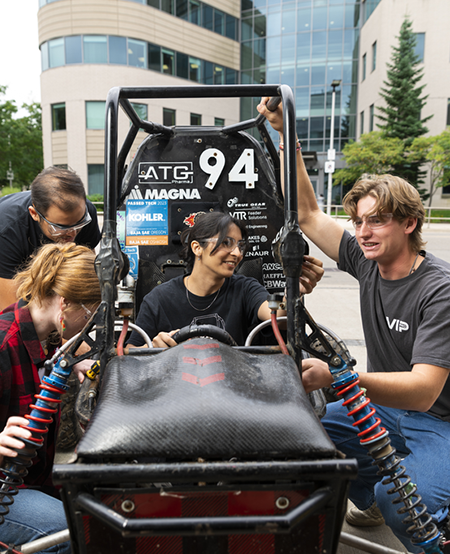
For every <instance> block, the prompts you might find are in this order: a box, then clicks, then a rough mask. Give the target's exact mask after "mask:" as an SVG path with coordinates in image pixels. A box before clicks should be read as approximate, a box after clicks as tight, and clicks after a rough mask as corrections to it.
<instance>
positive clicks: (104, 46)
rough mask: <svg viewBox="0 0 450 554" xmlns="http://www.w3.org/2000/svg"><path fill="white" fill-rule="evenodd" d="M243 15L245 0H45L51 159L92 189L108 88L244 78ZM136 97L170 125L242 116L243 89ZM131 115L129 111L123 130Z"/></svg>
mask: <svg viewBox="0 0 450 554" xmlns="http://www.w3.org/2000/svg"><path fill="white" fill-rule="evenodd" d="M239 16H240V6H239V3H238V1H237V0H222V1H220V2H219V1H218V0H213V1H212V2H209V3H208V4H206V3H204V2H200V1H197V0H176V2H175V0H149V2H148V4H147V2H145V4H144V3H142V2H133V1H130V0H58V1H54V0H53V1H51V2H50V0H47V2H46V1H45V0H41V8H40V10H39V13H38V17H39V43H40V48H41V53H42V75H41V98H42V102H41V103H42V124H43V136H44V164H45V166H49V165H68V166H70V167H71V168H73V169H74V170H76V171H77V172H78V173H79V175H80V176H81V177H82V179H83V180H84V182H85V183H87V186H88V193H90V194H93V193H97V192H100V193H101V192H103V179H102V176H103V170H104V168H103V163H104V146H103V145H104V131H103V128H104V114H105V100H106V97H107V94H108V91H109V90H110V89H111V88H112V87H114V86H152V85H155V86H156V85H157V86H171V85H186V84H192V86H195V85H196V84H197V83H202V84H222V83H223V84H226V83H228V84H233V83H236V82H238V78H239V64H240V46H239V40H238V37H239V35H238V31H239V25H238V22H239ZM136 107H137V109H138V110H139V113H140V115H141V117H142V116H143V117H144V118H145V119H148V120H150V121H155V122H159V123H164V124H166V125H173V124H175V123H176V124H178V125H190V124H204V125H214V124H217V125H223V124H224V123H226V124H229V123H236V122H237V121H239V99H236V98H234V99H217V100H212V101H210V102H207V103H206V102H205V101H204V100H202V99H188V100H174V99H171V100H170V99H167V100H165V99H160V100H153V101H152V102H139V103H138V105H137V106H136ZM127 125H128V120H127V119H126V118H125V116H124V118H123V122H122V125H121V128H120V129H119V131H120V133H121V137H122V138H123V137H124V136H125V133H126V131H127ZM119 138H120V137H119ZM140 140H142V137H139V136H138V137H137V140H136V143H138V142H140Z"/></svg>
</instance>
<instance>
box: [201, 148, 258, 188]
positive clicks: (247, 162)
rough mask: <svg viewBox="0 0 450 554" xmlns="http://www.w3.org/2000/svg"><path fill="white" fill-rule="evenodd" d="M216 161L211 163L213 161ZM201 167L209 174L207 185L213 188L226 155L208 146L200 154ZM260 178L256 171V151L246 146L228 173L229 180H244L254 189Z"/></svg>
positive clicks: (248, 186) (223, 165)
mask: <svg viewBox="0 0 450 554" xmlns="http://www.w3.org/2000/svg"><path fill="white" fill-rule="evenodd" d="M213 160H214V161H215V163H211V162H212V161H213ZM199 163H200V169H201V170H202V171H204V172H205V173H207V174H208V179H207V181H206V183H205V187H206V188H208V189H213V188H214V187H215V186H216V184H217V181H218V180H219V177H220V176H221V174H222V171H223V169H224V167H225V155H224V153H223V152H221V151H220V150H218V149H217V148H208V149H207V150H205V151H204V152H202V154H201V156H200V160H199ZM257 180H258V174H257V172H256V171H255V151H254V150H253V148H245V150H244V151H243V152H242V154H241V155H240V156H239V159H238V160H237V162H236V163H235V164H234V166H233V167H232V168H231V170H230V172H229V173H228V181H229V182H231V183H236V182H244V183H245V188H246V189H254V188H255V183H256V181H257Z"/></svg>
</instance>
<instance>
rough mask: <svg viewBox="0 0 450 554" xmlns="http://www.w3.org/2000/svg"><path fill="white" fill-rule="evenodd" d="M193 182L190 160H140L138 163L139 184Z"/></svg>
mask: <svg viewBox="0 0 450 554" xmlns="http://www.w3.org/2000/svg"><path fill="white" fill-rule="evenodd" d="M193 182H194V169H193V164H192V162H166V163H162V162H141V163H140V164H139V184H140V185H172V184H188V185H190V184H192V183H193Z"/></svg>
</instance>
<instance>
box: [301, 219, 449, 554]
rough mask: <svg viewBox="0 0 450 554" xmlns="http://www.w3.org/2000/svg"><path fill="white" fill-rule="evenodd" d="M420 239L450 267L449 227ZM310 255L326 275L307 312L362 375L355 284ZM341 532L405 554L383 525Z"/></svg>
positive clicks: (343, 551)
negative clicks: (334, 336)
mask: <svg viewBox="0 0 450 554" xmlns="http://www.w3.org/2000/svg"><path fill="white" fill-rule="evenodd" d="M339 221H340V222H341V224H342V225H343V226H344V227H345V228H346V229H348V230H349V231H350V232H353V227H352V226H351V224H349V223H347V222H345V221H343V220H339ZM423 236H424V240H425V241H427V246H426V249H427V250H428V251H429V252H431V253H432V254H434V255H436V256H438V257H439V258H442V259H444V260H446V261H448V262H449V263H450V225H448V224H431V225H430V226H429V227H427V226H426V228H425V229H424V232H423ZM310 252H311V254H312V255H313V256H316V257H318V258H320V259H321V260H322V261H323V263H324V268H325V275H324V277H323V279H322V281H321V282H320V283H319V285H318V286H317V288H316V289H315V291H314V292H313V293H312V294H311V295H309V296H308V297H307V298H306V306H307V309H308V311H309V312H310V314H311V316H312V317H313V318H314V320H315V321H316V322H317V323H320V324H322V325H325V326H326V327H329V328H330V329H331V330H333V331H334V332H335V333H336V334H338V335H339V336H340V338H341V339H343V340H344V342H345V343H346V344H347V347H348V348H349V350H350V353H351V354H352V355H353V357H354V358H356V360H357V366H356V369H357V371H365V370H366V359H367V357H366V349H365V342H364V335H363V331H362V325H361V317H360V313H359V285H358V282H357V281H356V280H355V279H354V278H353V277H351V276H350V275H348V274H347V273H344V272H342V271H339V270H338V269H337V268H336V263H335V262H334V261H333V260H331V259H330V258H328V257H327V256H325V255H324V254H322V252H321V251H320V250H318V249H317V248H316V247H315V246H314V245H313V244H311V243H310ZM342 531H343V532H345V533H350V534H352V535H356V536H359V537H362V538H363V539H366V540H368V541H372V542H375V543H378V544H380V545H384V546H386V547H389V548H391V549H395V550H398V551H399V552H407V551H406V549H405V548H404V547H403V545H402V544H401V543H400V542H399V541H398V540H397V539H396V538H395V537H394V535H393V534H392V532H391V530H390V529H389V528H388V527H387V526H386V525H382V526H380V527H373V528H368V527H366V528H356V527H352V526H350V525H348V524H347V523H344V527H343V529H342ZM360 552H362V551H361V550H360V549H358V548H353V547H350V546H347V545H343V544H341V545H340V547H339V550H338V554H359V553H360Z"/></svg>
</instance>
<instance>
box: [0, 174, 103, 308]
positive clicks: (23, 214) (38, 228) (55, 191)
mask: <svg viewBox="0 0 450 554" xmlns="http://www.w3.org/2000/svg"><path fill="white" fill-rule="evenodd" d="M100 237H101V233H100V229H99V227H98V222H97V210H96V209H95V207H94V205H93V204H92V203H91V202H89V200H87V199H86V193H85V190H84V185H83V183H82V181H81V179H80V178H79V177H78V175H77V174H76V173H74V172H73V171H70V170H67V169H61V168H57V167H50V168H47V169H44V170H43V171H42V172H41V173H40V174H39V175H38V176H37V177H36V178H35V180H34V181H33V183H32V184H31V190H30V191H26V192H19V193H17V194H10V195H7V196H5V197H3V198H2V199H1V200H0V310H3V309H5V308H6V307H7V306H9V305H10V304H12V303H14V302H16V300H17V299H16V289H15V286H14V283H13V281H12V278H13V277H14V275H15V273H16V272H17V270H18V269H19V268H20V267H21V266H22V265H23V264H24V263H25V262H26V261H27V260H28V258H29V257H30V256H31V255H32V254H33V252H34V251H35V250H37V249H38V248H39V247H40V246H42V245H43V244H45V243H49V242H75V243H77V244H81V245H84V246H88V247H89V248H92V249H93V248H95V247H96V246H97V244H98V243H99V241H100Z"/></svg>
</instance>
